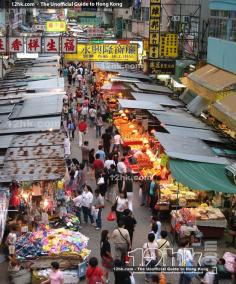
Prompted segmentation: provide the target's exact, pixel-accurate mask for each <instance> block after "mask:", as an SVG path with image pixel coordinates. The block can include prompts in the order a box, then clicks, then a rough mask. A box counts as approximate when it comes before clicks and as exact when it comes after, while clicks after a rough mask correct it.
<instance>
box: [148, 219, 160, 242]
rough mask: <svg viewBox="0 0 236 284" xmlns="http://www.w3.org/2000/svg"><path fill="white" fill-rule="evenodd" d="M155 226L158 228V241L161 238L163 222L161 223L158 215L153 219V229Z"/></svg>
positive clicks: (151, 225)
mask: <svg viewBox="0 0 236 284" xmlns="http://www.w3.org/2000/svg"><path fill="white" fill-rule="evenodd" d="M154 225H156V226H157V231H156V239H157V240H159V239H160V238H161V222H160V221H159V219H158V216H157V215H153V216H152V217H151V224H150V227H151V228H153V226H154Z"/></svg>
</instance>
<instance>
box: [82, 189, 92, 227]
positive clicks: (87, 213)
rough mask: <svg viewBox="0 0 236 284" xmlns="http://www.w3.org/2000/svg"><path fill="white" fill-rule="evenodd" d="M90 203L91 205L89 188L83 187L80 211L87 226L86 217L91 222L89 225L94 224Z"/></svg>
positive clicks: (90, 190)
mask: <svg viewBox="0 0 236 284" xmlns="http://www.w3.org/2000/svg"><path fill="white" fill-rule="evenodd" d="M92 203H93V194H92V189H91V187H90V186H88V185H85V187H84V190H83V192H82V211H83V215H84V222H85V224H88V217H89V219H90V221H91V224H92V225H93V224H94V219H93V216H92V212H91V210H92Z"/></svg>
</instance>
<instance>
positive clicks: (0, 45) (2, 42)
mask: <svg viewBox="0 0 236 284" xmlns="http://www.w3.org/2000/svg"><path fill="white" fill-rule="evenodd" d="M6 51H7V41H6V38H5V37H0V53H6Z"/></svg>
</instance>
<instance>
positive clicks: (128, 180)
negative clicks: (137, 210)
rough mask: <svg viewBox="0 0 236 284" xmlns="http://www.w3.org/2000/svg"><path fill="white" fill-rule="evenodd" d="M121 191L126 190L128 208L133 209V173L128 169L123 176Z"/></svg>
mask: <svg viewBox="0 0 236 284" xmlns="http://www.w3.org/2000/svg"><path fill="white" fill-rule="evenodd" d="M122 191H125V192H126V194H127V198H128V202H129V205H128V207H129V210H130V211H133V175H132V173H131V172H130V171H128V172H127V173H126V175H125V176H124V183H123V188H122Z"/></svg>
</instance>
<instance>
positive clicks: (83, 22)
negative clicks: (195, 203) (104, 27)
mask: <svg viewBox="0 0 236 284" xmlns="http://www.w3.org/2000/svg"><path fill="white" fill-rule="evenodd" d="M79 23H80V24H81V25H91V26H92V25H93V26H99V25H100V24H101V23H102V20H101V18H100V17H93V18H92V17H88V18H87V17H80V18H79Z"/></svg>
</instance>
